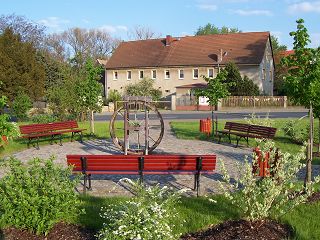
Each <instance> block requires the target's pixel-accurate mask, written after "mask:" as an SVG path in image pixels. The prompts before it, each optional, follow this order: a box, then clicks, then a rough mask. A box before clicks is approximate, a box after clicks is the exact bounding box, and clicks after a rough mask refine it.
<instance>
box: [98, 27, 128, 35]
mask: <svg viewBox="0 0 320 240" xmlns="http://www.w3.org/2000/svg"><path fill="white" fill-rule="evenodd" d="M99 29H100V30H103V31H106V32H109V33H115V32H118V31H124V32H127V31H128V28H127V27H126V26H123V25H117V26H113V25H103V26H101V27H99Z"/></svg>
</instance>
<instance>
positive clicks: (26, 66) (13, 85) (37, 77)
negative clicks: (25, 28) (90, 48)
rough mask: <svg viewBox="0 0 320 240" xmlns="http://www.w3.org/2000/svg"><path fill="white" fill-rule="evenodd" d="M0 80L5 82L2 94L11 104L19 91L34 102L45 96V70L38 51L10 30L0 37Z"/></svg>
mask: <svg viewBox="0 0 320 240" xmlns="http://www.w3.org/2000/svg"><path fill="white" fill-rule="evenodd" d="M0 79H1V81H2V82H3V88H2V89H1V92H0V94H3V95H6V96H7V97H8V99H9V102H11V101H12V100H13V99H14V97H15V96H16V94H17V92H18V91H19V90H23V91H24V92H25V93H26V94H28V96H29V97H30V98H31V99H32V100H39V99H41V97H42V96H44V80H45V70H44V67H43V65H42V64H41V63H39V62H38V60H37V51H36V49H35V48H34V47H33V44H32V43H29V42H23V41H22V40H21V37H20V35H17V34H14V32H13V30H11V29H10V28H7V29H6V30H5V31H4V32H3V34H1V35H0Z"/></svg>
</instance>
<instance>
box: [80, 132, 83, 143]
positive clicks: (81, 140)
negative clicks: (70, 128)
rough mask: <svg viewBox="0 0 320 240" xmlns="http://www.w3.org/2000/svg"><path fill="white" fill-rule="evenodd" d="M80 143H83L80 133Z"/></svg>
mask: <svg viewBox="0 0 320 240" xmlns="http://www.w3.org/2000/svg"><path fill="white" fill-rule="evenodd" d="M80 142H81V143H83V139H82V132H80Z"/></svg>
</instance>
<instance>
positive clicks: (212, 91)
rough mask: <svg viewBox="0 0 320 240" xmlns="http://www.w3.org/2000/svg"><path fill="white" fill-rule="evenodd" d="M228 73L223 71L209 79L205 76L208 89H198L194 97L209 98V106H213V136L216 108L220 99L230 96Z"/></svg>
mask: <svg viewBox="0 0 320 240" xmlns="http://www.w3.org/2000/svg"><path fill="white" fill-rule="evenodd" d="M227 74H228V73H227V71H226V70H225V69H223V70H221V71H220V72H219V73H218V74H217V76H216V77H215V78H208V77H205V76H203V79H204V80H205V81H206V82H207V87H206V88H198V89H195V90H194V95H195V96H196V97H197V98H198V99H199V97H206V98H208V102H209V105H210V106H211V122H212V135H213V136H214V124H213V120H214V108H215V106H217V105H218V102H219V101H220V99H222V98H225V97H227V96H229V95H230V92H229V91H228V88H229V87H230V85H232V83H227V82H226V79H227Z"/></svg>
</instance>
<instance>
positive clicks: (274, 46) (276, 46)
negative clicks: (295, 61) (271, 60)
mask: <svg viewBox="0 0 320 240" xmlns="http://www.w3.org/2000/svg"><path fill="white" fill-rule="evenodd" d="M271 47H272V52H273V55H275V54H278V53H279V52H281V51H286V50H287V46H286V45H281V44H280V43H279V39H278V38H277V37H276V36H274V35H271Z"/></svg>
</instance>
